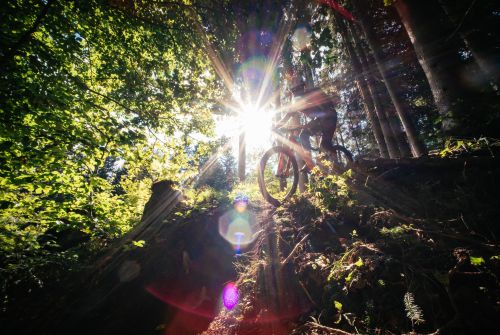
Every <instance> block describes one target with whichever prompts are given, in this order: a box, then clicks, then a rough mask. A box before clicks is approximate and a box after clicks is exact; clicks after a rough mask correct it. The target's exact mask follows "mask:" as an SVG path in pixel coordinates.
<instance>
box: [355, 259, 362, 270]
mask: <svg viewBox="0 0 500 335" xmlns="http://www.w3.org/2000/svg"><path fill="white" fill-rule="evenodd" d="M354 265H356V266H357V267H358V268H359V267H362V266H363V265H364V263H363V260H362V259H361V257H359V259H358V260H357V262H356V263H354Z"/></svg>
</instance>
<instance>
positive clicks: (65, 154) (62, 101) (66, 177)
mask: <svg viewBox="0 0 500 335" xmlns="http://www.w3.org/2000/svg"><path fill="white" fill-rule="evenodd" d="M195 17H196V16H193V15H192V13H190V12H189V11H188V10H186V9H183V8H182V7H175V8H173V9H169V10H165V8H164V7H163V6H162V5H161V4H160V3H158V2H156V1H153V0H146V1H142V2H141V6H132V7H130V6H129V5H128V2H116V1H112V2H109V1H101V0H90V1H76V2H75V1H35V0H19V1H7V2H6V3H5V4H3V8H2V12H1V14H0V31H1V32H2V34H1V35H0V48H1V50H2V53H1V54H0V65H1V66H0V120H1V122H0V189H1V192H0V263H1V264H2V269H1V271H7V272H9V273H10V275H12V276H14V277H15V274H16V273H19V271H18V269H28V268H29V267H32V265H33V262H35V261H37V262H38V261H39V260H47V261H50V260H54V262H53V263H52V264H63V263H65V262H66V261H67V262H69V263H71V264H73V259H74V258H73V256H75V255H76V256H79V255H80V256H81V255H84V254H85V253H86V252H87V251H92V250H99V249H100V248H102V247H105V246H106V245H108V243H109V241H110V240H111V239H114V238H116V237H119V236H121V235H123V234H124V233H125V232H127V231H128V230H130V228H131V227H133V226H134V225H135V224H137V223H138V222H139V220H140V217H141V213H142V210H143V208H144V204H145V202H146V201H147V199H148V198H149V196H150V187H151V183H152V182H153V181H156V180H161V179H170V180H174V181H180V180H182V181H184V180H186V179H189V178H194V177H195V176H196V175H197V174H198V167H199V165H200V161H201V159H202V158H203V157H206V155H207V154H209V153H210V152H212V149H213V145H214V144H213V143H209V142H208V141H207V140H203V138H207V136H211V135H213V120H212V115H211V111H210V109H211V106H212V103H211V102H210V101H211V100H212V99H215V98H216V97H217V96H218V95H219V94H220V92H219V89H218V84H217V82H216V80H215V75H214V73H213V72H212V70H211V68H210V66H209V60H208V58H207V56H206V52H205V50H203V49H202V48H199V47H197V46H199V45H201V42H200V39H199V36H198V35H197V34H196V33H195V30H196V29H194V28H193V25H194V22H193V20H195ZM195 135H197V136H195ZM70 233H71V234H73V235H75V236H77V235H78V236H80V237H81V240H78V241H76V240H74V241H73V242H71V243H70V241H69V240H67V238H66V237H64V236H68V235H69V234H70ZM54 236H55V237H54ZM84 237H85V238H84ZM65 239H66V240H65ZM83 240H85V241H87V242H88V243H83V242H81V241H83ZM61 242H65V243H63V244H64V247H63V246H62V243H61ZM58 245H59V246H58ZM62 259H64V260H62ZM42 263H43V262H42ZM39 268H40V267H39V266H34V267H32V270H30V271H34V272H33V273H36V271H37V269H39ZM10 275H9V276H10ZM36 276H38V277H42V276H41V275H39V274H36ZM4 287H5V285H4Z"/></svg>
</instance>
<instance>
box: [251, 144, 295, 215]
mask: <svg viewBox="0 0 500 335" xmlns="http://www.w3.org/2000/svg"><path fill="white" fill-rule="evenodd" d="M273 155H278V157H279V155H285V156H286V157H287V158H288V160H289V162H290V163H291V167H290V168H291V173H292V183H291V187H290V189H289V190H288V191H287V193H286V194H284V196H283V197H282V198H281V199H278V198H276V197H274V196H273V195H272V194H271V193H270V192H269V190H268V186H269V185H266V181H265V171H266V165H267V164H268V162H269V159H270V158H271V157H272V156H273ZM277 178H278V177H277ZM258 180H259V188H260V192H261V193H262V196H263V197H264V199H265V200H266V201H267V202H269V203H270V204H271V205H273V206H276V207H277V206H279V205H281V204H282V203H283V202H285V201H287V200H288V199H290V197H291V196H292V195H294V194H295V192H296V191H297V185H298V183H299V166H298V164H297V159H296V158H295V155H294V153H293V152H292V151H291V150H289V149H287V148H284V147H278V146H277V147H272V148H271V149H269V150H267V151H266V152H265V153H264V155H263V156H262V158H261V160H260V164H259V175H258Z"/></svg>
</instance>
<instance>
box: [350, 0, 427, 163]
mask: <svg viewBox="0 0 500 335" xmlns="http://www.w3.org/2000/svg"><path fill="white" fill-rule="evenodd" d="M398 2H399V1H398ZM353 5H354V7H355V8H356V11H357V12H358V16H359V18H360V24H361V29H362V30H363V33H364V35H365V37H366V41H367V42H368V45H369V46H370V48H371V49H372V51H373V56H374V58H375V62H376V63H377V67H378V69H379V71H380V74H381V75H382V79H383V80H384V83H385V86H386V87H387V92H388V93H389V96H390V97H391V100H392V103H393V104H394V108H396V112H397V113H398V116H399V119H400V120H401V123H402V124H403V127H404V129H405V131H406V134H407V136H408V141H409V142H410V146H411V148H412V151H413V154H414V155H415V156H416V157H420V156H422V155H425V154H426V149H425V147H424V145H423V144H422V142H421V141H420V140H419V138H418V135H417V131H416V129H415V126H414V125H413V122H412V120H411V118H410V117H409V115H408V113H407V108H406V107H407V106H405V104H404V102H403V101H402V100H401V98H400V97H399V96H398V94H397V89H396V87H397V86H396V83H395V82H394V80H393V78H391V77H390V76H389V70H388V68H387V66H386V64H385V62H384V59H383V53H382V50H381V48H380V46H379V43H378V42H377V39H376V36H375V33H374V31H373V28H372V27H373V25H372V22H371V20H370V18H369V17H368V15H367V14H366V8H363V7H362V5H360V1H359V0H355V1H353Z"/></svg>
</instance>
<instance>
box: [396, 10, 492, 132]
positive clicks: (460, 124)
mask: <svg viewBox="0 0 500 335" xmlns="http://www.w3.org/2000/svg"><path fill="white" fill-rule="evenodd" d="M394 5H395V7H396V10H397V11H398V13H399V16H400V17H401V21H402V23H403V25H404V27H405V28H406V31H407V32H408V35H409V37H410V40H411V42H412V44H413V47H414V49H415V53H416V54H417V58H418V60H419V62H420V65H421V66H422V69H423V70H424V73H425V75H426V77H427V80H428V82H429V85H430V87H431V90H432V94H433V96H434V100H435V102H436V105H437V108H438V110H439V113H440V115H441V118H442V127H443V132H444V133H445V135H450V136H471V135H472V136H474V135H481V134H480V133H478V132H479V131H480V130H479V129H480V128H483V127H479V125H478V124H474V123H475V122H474V121H476V122H477V121H479V122H480V120H481V116H482V115H481V114H482V113H481V111H478V110H475V108H474V104H471V103H470V102H471V101H470V99H471V98H472V96H471V94H472V93H471V92H470V90H469V89H467V88H465V87H464V86H463V84H462V82H463V79H464V78H462V75H463V71H462V70H463V66H462V61H461V59H460V55H459V50H458V48H457V46H456V44H455V43H454V42H453V41H452V40H449V39H448V37H449V36H450V32H451V31H450V29H449V26H447V25H446V24H445V22H443V18H444V17H445V15H444V12H443V10H442V8H441V7H440V6H439V4H438V3H436V2H433V1H430V2H428V3H426V6H422V3H421V1H417V0H398V1H396V2H395V4H394Z"/></svg>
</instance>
